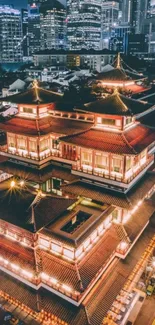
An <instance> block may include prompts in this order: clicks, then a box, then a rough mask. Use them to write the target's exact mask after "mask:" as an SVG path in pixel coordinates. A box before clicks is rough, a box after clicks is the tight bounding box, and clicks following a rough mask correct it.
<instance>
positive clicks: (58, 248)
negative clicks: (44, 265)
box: [51, 243, 62, 253]
mask: <svg viewBox="0 0 155 325" xmlns="http://www.w3.org/2000/svg"><path fill="white" fill-rule="evenodd" d="M51 249H52V251H54V252H56V253H62V247H61V246H60V245H57V244H55V243H52V244H51Z"/></svg>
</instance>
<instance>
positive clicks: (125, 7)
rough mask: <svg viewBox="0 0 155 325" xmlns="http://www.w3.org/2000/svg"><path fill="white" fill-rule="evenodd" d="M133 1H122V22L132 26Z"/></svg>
mask: <svg viewBox="0 0 155 325" xmlns="http://www.w3.org/2000/svg"><path fill="white" fill-rule="evenodd" d="M131 5H132V3H131V0H123V1H122V22H123V23H127V24H130V21H131Z"/></svg>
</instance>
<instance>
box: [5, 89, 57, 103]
mask: <svg viewBox="0 0 155 325" xmlns="http://www.w3.org/2000/svg"><path fill="white" fill-rule="evenodd" d="M61 97H62V95H60V94H59V93H55V92H52V91H49V90H46V89H43V88H39V87H37V88H35V87H32V88H30V89H29V90H27V91H25V92H22V93H17V94H15V95H12V96H8V97H3V98H0V101H5V102H11V103H15V104H28V105H36V104H41V105H42V104H48V103H53V102H56V101H58V100H60V98H61Z"/></svg>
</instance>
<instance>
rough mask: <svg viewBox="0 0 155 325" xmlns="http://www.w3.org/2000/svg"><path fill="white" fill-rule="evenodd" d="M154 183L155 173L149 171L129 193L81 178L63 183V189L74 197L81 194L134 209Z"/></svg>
mask: <svg viewBox="0 0 155 325" xmlns="http://www.w3.org/2000/svg"><path fill="white" fill-rule="evenodd" d="M154 184H155V174H152V173H147V174H146V175H145V176H144V177H143V178H142V179H141V180H139V182H137V184H136V185H135V186H134V187H133V188H132V189H130V190H129V191H128V193H127V194H124V193H120V192H116V191H115V192H111V190H110V189H106V188H103V187H99V186H97V185H95V184H91V183H85V182H84V181H80V180H77V181H76V182H73V183H70V184H66V185H63V186H62V189H63V192H64V193H65V194H68V195H72V197H76V196H77V194H78V195H79V196H82V197H86V198H90V199H92V200H95V201H98V202H102V203H103V202H104V203H107V204H109V205H114V206H119V207H122V208H124V209H128V210H130V209H133V207H134V206H135V205H136V204H137V203H138V201H139V200H142V199H143V198H144V197H145V196H146V195H147V193H148V192H149V191H150V190H151V189H152V188H153V186H154Z"/></svg>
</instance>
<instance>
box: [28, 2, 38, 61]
mask: <svg viewBox="0 0 155 325" xmlns="http://www.w3.org/2000/svg"><path fill="white" fill-rule="evenodd" d="M28 36H29V37H28V56H32V55H33V53H35V52H37V51H39V50H40V13H39V5H37V4H35V3H33V4H32V5H30V4H29V5H28Z"/></svg>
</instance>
